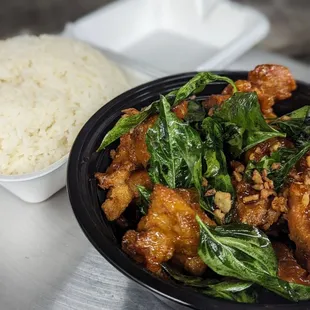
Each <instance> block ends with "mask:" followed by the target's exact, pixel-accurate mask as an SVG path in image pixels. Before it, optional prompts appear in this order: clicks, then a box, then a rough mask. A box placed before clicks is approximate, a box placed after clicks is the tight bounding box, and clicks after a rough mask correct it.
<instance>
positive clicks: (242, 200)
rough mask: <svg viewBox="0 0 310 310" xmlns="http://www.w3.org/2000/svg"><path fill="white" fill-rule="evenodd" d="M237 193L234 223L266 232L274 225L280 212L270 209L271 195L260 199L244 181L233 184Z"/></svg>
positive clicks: (255, 191) (258, 193) (257, 193)
mask: <svg viewBox="0 0 310 310" xmlns="http://www.w3.org/2000/svg"><path fill="white" fill-rule="evenodd" d="M233 184H234V185H235V189H236V193H237V202H236V208H235V215H234V221H236V222H241V223H244V224H248V225H253V226H256V227H259V228H261V229H263V230H268V229H269V228H270V226H271V225H272V224H274V223H276V222H277V221H278V219H279V217H280V215H281V212H279V211H277V210H274V209H273V208H272V199H273V198H274V197H273V196H272V195H270V196H267V197H262V196H261V193H260V191H257V190H255V189H254V188H253V186H254V185H252V184H250V183H247V182H245V181H243V180H242V181H241V182H238V183H236V182H233ZM271 196H272V197H271Z"/></svg>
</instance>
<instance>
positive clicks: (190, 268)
mask: <svg viewBox="0 0 310 310" xmlns="http://www.w3.org/2000/svg"><path fill="white" fill-rule="evenodd" d="M172 262H173V263H174V264H176V265H180V266H181V267H183V268H184V270H185V271H187V272H189V273H190V274H191V275H193V276H198V277H199V276H201V275H202V274H203V273H204V272H205V271H206V270H207V265H206V264H205V263H204V262H203V261H202V259H201V258H200V257H199V256H194V257H190V256H186V255H182V254H175V255H174V256H173V258H172Z"/></svg>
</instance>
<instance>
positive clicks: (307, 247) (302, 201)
mask: <svg viewBox="0 0 310 310" xmlns="http://www.w3.org/2000/svg"><path fill="white" fill-rule="evenodd" d="M309 161H310V158H309ZM299 178H300V176H299ZM287 221H288V226H289V231H290V235H289V236H290V238H291V240H292V241H294V242H295V244H296V257H297V260H298V262H299V263H300V264H301V265H302V266H303V267H304V268H306V269H307V270H308V272H310V169H309V168H307V169H306V170H305V171H304V172H303V175H302V177H301V180H300V181H299V182H294V183H292V184H291V186H290V188H289V212H288V214H287Z"/></svg>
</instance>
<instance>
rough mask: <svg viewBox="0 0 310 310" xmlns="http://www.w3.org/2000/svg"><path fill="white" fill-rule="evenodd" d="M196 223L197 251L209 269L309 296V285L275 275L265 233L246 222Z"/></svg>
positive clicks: (294, 297) (299, 296)
mask: <svg viewBox="0 0 310 310" xmlns="http://www.w3.org/2000/svg"><path fill="white" fill-rule="evenodd" d="M196 219H197V221H198V223H199V226H200V244H199V249H198V254H199V256H200V258H201V259H202V260H203V261H204V263H205V264H207V265H208V266H209V267H210V268H211V269H212V270H213V271H215V272H216V273H218V274H219V275H222V276H230V277H234V278H237V279H240V280H244V281H251V282H254V283H256V284H259V285H261V286H263V287H265V288H267V289H269V290H271V291H273V292H275V293H277V294H279V295H281V296H283V297H285V298H287V299H290V300H294V301H298V300H308V299H310V287H309V286H304V285H299V284H294V283H288V282H286V281H283V280H281V279H278V278H277V269H278V267H277V259H276V256H275V254H274V251H273V248H272V245H271V242H270V241H269V239H268V237H267V236H266V235H265V234H264V233H263V232H261V231H259V230H258V229H257V228H255V227H252V226H249V225H246V224H230V225H225V226H217V227H211V226H208V225H206V224H204V223H203V222H202V221H201V219H200V218H199V217H198V216H196Z"/></svg>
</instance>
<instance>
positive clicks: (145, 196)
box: [137, 185, 152, 215]
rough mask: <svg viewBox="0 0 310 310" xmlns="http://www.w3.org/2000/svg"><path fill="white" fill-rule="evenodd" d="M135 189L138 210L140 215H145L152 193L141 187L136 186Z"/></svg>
mask: <svg viewBox="0 0 310 310" xmlns="http://www.w3.org/2000/svg"><path fill="white" fill-rule="evenodd" d="M137 189H138V192H139V195H140V198H139V202H138V208H139V210H140V212H141V214H142V215H146V214H147V211H148V209H149V205H150V197H151V194H152V191H150V190H149V189H147V188H145V187H144V186H142V185H137Z"/></svg>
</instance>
